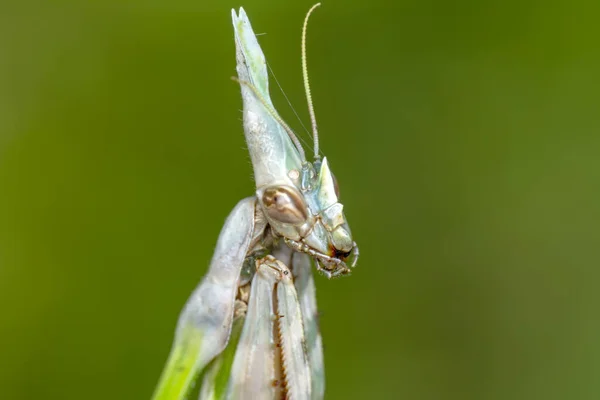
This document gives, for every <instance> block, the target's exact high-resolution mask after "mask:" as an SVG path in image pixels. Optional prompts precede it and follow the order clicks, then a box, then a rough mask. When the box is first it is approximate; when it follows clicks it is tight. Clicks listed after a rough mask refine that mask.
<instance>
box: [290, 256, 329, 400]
mask: <svg viewBox="0 0 600 400" xmlns="http://www.w3.org/2000/svg"><path fill="white" fill-rule="evenodd" d="M310 261H311V259H310V257H309V256H308V254H304V253H293V256H292V265H293V268H292V272H293V274H294V284H295V286H296V291H297V293H298V301H299V303H300V309H301V310H302V320H303V322H304V336H305V340H306V349H307V353H308V360H309V363H310V370H311V384H312V390H311V393H312V399H322V398H323V396H324V394H325V365H324V363H323V340H322V339H321V331H320V329H319V314H318V310H317V295H316V290H315V282H314V280H313V275H312V272H311V262H310Z"/></svg>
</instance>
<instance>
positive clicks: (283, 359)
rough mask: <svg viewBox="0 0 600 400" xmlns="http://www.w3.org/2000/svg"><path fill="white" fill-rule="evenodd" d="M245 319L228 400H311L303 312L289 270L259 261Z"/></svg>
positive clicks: (279, 264) (277, 263) (271, 260)
mask: <svg viewBox="0 0 600 400" xmlns="http://www.w3.org/2000/svg"><path fill="white" fill-rule="evenodd" d="M246 320H247V321H251V322H250V323H247V324H245V325H244V328H243V331H242V334H241V338H240V340H239V342H238V347H237V352H236V354H235V359H234V361H233V366H232V368H231V378H230V381H229V385H228V390H227V396H226V398H228V399H240V400H244V399H248V400H252V399H278V398H283V397H285V398H290V399H297V400H310V399H311V371H310V364H309V361H308V355H307V353H306V343H305V336H304V327H303V320H302V311H301V309H300V303H299V301H298V297H297V295H296V288H295V287H294V283H293V280H292V273H291V271H290V269H289V268H288V267H287V266H286V265H285V264H284V263H282V262H281V261H280V260H278V259H276V258H275V257H273V256H270V255H268V256H266V257H264V258H262V259H259V260H257V261H256V273H255V275H254V278H253V279H252V285H251V291H250V296H249V303H248V311H247V314H246Z"/></svg>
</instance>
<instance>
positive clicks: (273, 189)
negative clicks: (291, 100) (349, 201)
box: [233, 4, 358, 277]
mask: <svg viewBox="0 0 600 400" xmlns="http://www.w3.org/2000/svg"><path fill="white" fill-rule="evenodd" d="M318 5H319V4H317V5H315V6H314V7H313V8H312V9H311V10H310V11H309V12H308V15H307V16H306V19H305V20H304V27H303V31H302V67H303V76H304V85H305V89H306V97H307V100H308V106H309V112H310V116H311V121H312V128H313V129H312V131H313V138H314V154H315V157H314V161H313V162H312V163H311V162H309V161H307V160H306V156H305V152H304V149H303V148H302V145H301V144H300V142H299V140H298V139H297V137H296V135H295V134H294V132H293V131H292V130H291V128H290V127H289V126H288V125H287V124H286V123H285V122H284V121H283V119H282V118H281V117H280V116H279V114H278V113H277V111H276V110H275V108H274V107H273V104H272V102H271V98H270V96H269V90H268V74H267V68H266V62H265V57H264V55H263V52H262V50H261V48H260V46H259V45H258V41H257V40H256V36H255V35H254V32H253V31H252V27H251V26H250V21H249V20H248V18H247V16H246V14H245V12H244V11H243V9H241V10H240V14H239V16H237V15H235V13H234V14H233V19H234V27H235V39H236V48H237V72H238V77H239V79H236V80H237V81H238V82H239V83H240V84H241V88H242V98H243V103H244V131H245V135H246V142H247V144H248V149H249V151H250V157H251V159H252V165H253V168H254V178H255V181H256V188H257V190H256V195H257V198H258V203H259V204H260V207H261V210H262V211H263V213H264V215H265V218H266V219H267V222H268V223H269V225H270V227H271V230H272V232H273V234H274V235H275V236H276V237H280V238H282V239H283V240H284V241H285V242H286V243H287V245H288V246H289V247H291V248H292V249H293V250H295V251H299V252H304V253H307V254H309V255H311V256H312V257H313V258H314V259H315V261H316V263H317V267H318V268H319V270H321V271H323V273H324V274H325V275H327V276H328V277H332V276H339V275H345V274H349V273H350V269H349V268H348V267H347V265H346V261H347V260H348V259H349V258H350V257H352V264H351V266H354V265H355V264H356V261H357V259H358V247H357V246H356V243H355V242H354V241H353V239H352V234H351V232H350V227H349V226H348V223H347V221H346V217H345V216H344V213H343V205H342V204H341V203H340V202H339V190H338V187H337V182H336V180H335V177H334V175H333V173H332V172H331V170H330V168H329V163H328V162H327V158H323V159H321V157H320V154H319V138H318V132H317V124H316V119H315V114H314V109H313V106H312V99H311V96H310V87H309V83H308V74H307V68H306V51H305V47H306V46H305V38H306V25H307V22H308V17H309V15H310V13H311V12H312V11H313V10H314V9H315V8H316V7H317V6H318Z"/></svg>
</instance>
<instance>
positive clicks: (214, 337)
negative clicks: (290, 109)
mask: <svg viewBox="0 0 600 400" xmlns="http://www.w3.org/2000/svg"><path fill="white" fill-rule="evenodd" d="M318 5H319V4H317V5H315V6H313V8H311V9H310V11H309V12H308V14H307V16H306V19H305V21H304V26H303V30H302V67H303V68H302V69H303V78H304V86H305V90H306V97H307V101H308V108H309V112H310V118H311V122H312V131H313V138H314V160H313V162H310V161H308V160H307V159H306V155H305V152H304V149H303V148H302V146H301V144H300V142H299V141H298V139H297V137H296V135H295V134H294V133H293V131H292V130H291V129H290V128H289V126H288V125H287V124H286V123H285V122H284V121H283V119H282V118H281V117H280V116H279V114H278V113H277V111H276V110H275V108H274V106H273V103H272V101H271V98H270V96H269V88H268V74H267V66H266V61H265V57H264V55H263V52H262V50H261V48H260V46H259V44H258V41H257V39H256V36H255V34H254V32H253V30H252V27H251V25H250V21H249V20H248V17H247V16H246V13H245V12H244V10H243V9H242V8H240V10H239V14H236V12H235V10H232V20H233V26H234V32H235V45H236V60H237V68H236V69H237V74H238V77H237V78H234V80H236V81H238V82H239V84H240V87H241V92H242V100H243V126H244V133H245V137H246V143H247V145H248V150H249V152H250V157H251V160H252V166H253V169H254V179H255V183H256V193H255V195H254V196H252V197H248V198H246V199H243V200H241V201H240V202H239V203H238V204H237V205H236V206H235V208H234V209H233V211H232V212H231V213H230V215H229V217H228V218H227V220H226V221H225V224H224V226H223V228H222V230H221V233H220V235H219V239H218V241H217V245H216V249H215V252H214V255H213V258H212V261H211V263H210V267H209V270H208V272H207V274H206V275H205V277H204V278H203V280H202V281H201V282H200V284H199V285H198V286H197V288H196V289H195V290H194V292H193V293H192V295H191V296H190V298H189V300H188V302H187V303H186V305H185V307H184V309H183V311H182V312H181V314H180V317H179V321H178V324H177V328H176V332H175V339H174V343H173V347H172V349H171V353H170V355H169V359H168V361H167V365H166V367H165V369H164V371H163V374H162V376H161V380H160V382H159V385H158V387H157V389H156V391H155V393H154V399H157V400H158V399H183V398H185V396H186V395H187V393H188V392H189V390H190V388H191V387H192V386H193V385H194V382H195V381H196V380H197V378H198V375H199V374H200V373H203V384H202V390H201V392H200V398H201V399H209V398H210V399H217V398H219V399H220V398H228V399H229V398H231V399H244V398H248V399H251V398H257V399H263V398H264V399H269V398H281V397H282V396H287V397H289V398H297V399H304V398H305V399H322V398H323V395H324V390H325V377H324V366H323V349H322V340H321V335H320V333H319V327H318V323H317V306H316V296H315V285H314V281H313V276H312V270H311V263H312V262H314V265H315V266H316V269H317V271H319V272H320V273H321V274H323V275H325V276H326V277H327V278H332V277H337V276H342V275H348V274H349V273H350V269H349V267H348V264H347V262H349V263H350V266H351V267H354V266H355V264H356V261H357V259H358V247H357V245H356V243H355V242H354V241H353V239H352V235H351V233H350V228H349V226H348V223H347V221H346V218H345V216H344V213H343V206H342V204H341V203H340V202H339V193H338V188H337V182H336V180H335V178H334V176H333V173H332V172H331V170H330V168H329V163H328V161H327V159H326V158H323V159H321V156H320V152H319V138H318V132H317V125H316V119H315V114H314V110H313V106H312V99H311V95H310V87H309V83H308V74H307V68H306V52H305V47H306V46H305V40H306V26H307V22H308V18H309V16H310V13H311V12H312V11H313V10H314V9H315V8H316V7H317V6H318ZM209 363H210V364H209Z"/></svg>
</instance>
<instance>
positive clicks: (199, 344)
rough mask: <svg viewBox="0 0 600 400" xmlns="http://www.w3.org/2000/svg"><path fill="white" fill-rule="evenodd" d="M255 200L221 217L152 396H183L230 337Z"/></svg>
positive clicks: (162, 399)
mask: <svg viewBox="0 0 600 400" xmlns="http://www.w3.org/2000/svg"><path fill="white" fill-rule="evenodd" d="M255 202H256V200H255V198H254V197H250V198H246V199H244V200H242V201H240V202H239V203H238V204H237V205H236V207H235V208H234V209H233V211H232V212H231V214H229V217H228V218H227V220H226V221H225V225H224V226H223V229H222V230H221V234H220V235H219V240H218V242H217V247H216V249H215V253H214V255H213V258H212V261H211V264H210V268H209V270H208V273H207V274H206V275H205V277H204V279H203V280H202V282H200V284H199V285H198V286H197V287H196V289H195V290H194V292H193V293H192V295H191V296H190V298H189V300H188V301H187V303H186V305H185V307H184V309H183V311H182V312H181V314H180V316H179V321H178V323H177V329H176V331H175V340H174V342H173V347H172V348H171V353H170V354H169V359H168V360H167V365H166V366H165V369H164V371H163V373H162V376H161V378H160V381H159V384H158V386H157V388H156V391H155V392H154V396H153V399H154V400H179V399H183V398H185V396H186V394H187V392H188V391H189V389H190V388H191V387H192V384H193V382H194V381H195V380H196V378H197V377H198V374H199V373H200V371H202V369H203V368H204V367H205V366H206V364H208V362H209V361H210V360H212V359H213V358H214V357H215V356H217V355H218V354H219V353H221V352H222V351H223V349H224V348H225V346H226V345H227V342H228V340H229V335H230V332H231V325H232V320H233V309H234V302H235V295H236V290H237V286H238V280H239V277H240V271H241V268H242V265H243V263H244V259H245V258H246V255H247V253H248V250H249V248H250V245H251V241H252V237H253V233H254V209H255Z"/></svg>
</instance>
